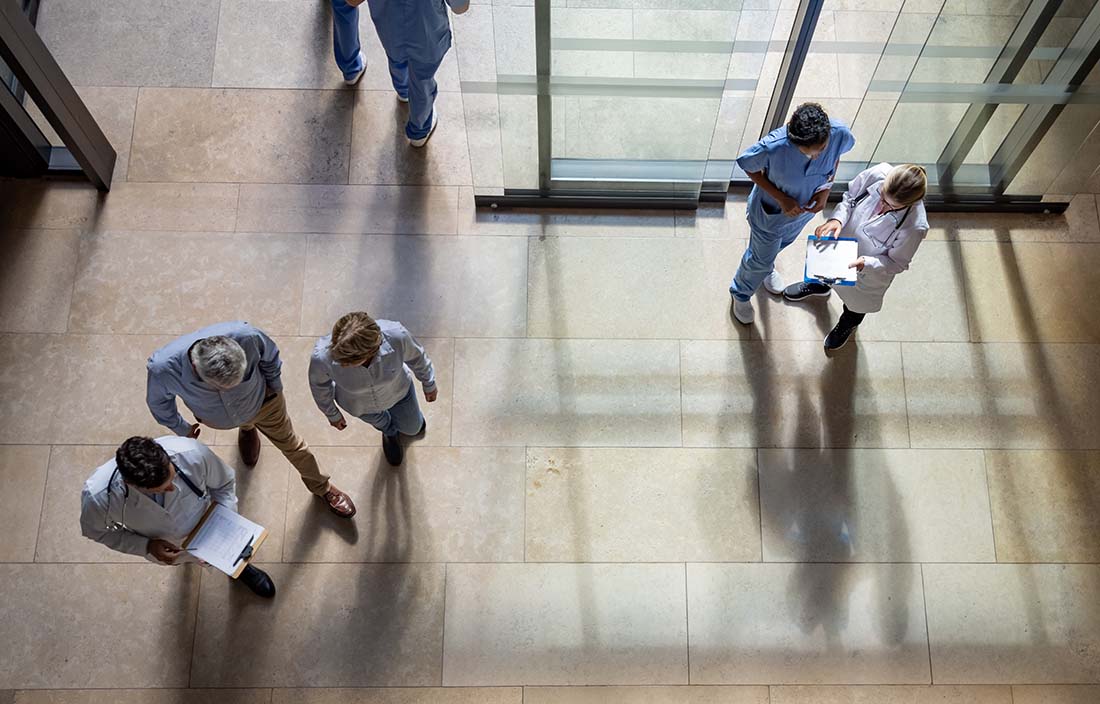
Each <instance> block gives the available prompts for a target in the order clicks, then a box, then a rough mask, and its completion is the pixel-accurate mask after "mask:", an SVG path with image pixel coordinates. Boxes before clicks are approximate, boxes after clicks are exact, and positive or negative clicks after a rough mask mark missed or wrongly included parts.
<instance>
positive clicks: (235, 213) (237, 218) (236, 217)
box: [233, 183, 241, 233]
mask: <svg viewBox="0 0 1100 704" xmlns="http://www.w3.org/2000/svg"><path fill="white" fill-rule="evenodd" d="M240 222H241V184H240V183H238V184H237V208H236V210H234V211H233V232H234V233H237V232H240V230H238V229H237V226H238V225H239V224H240Z"/></svg>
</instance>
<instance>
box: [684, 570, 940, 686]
mask: <svg viewBox="0 0 1100 704" xmlns="http://www.w3.org/2000/svg"><path fill="white" fill-rule="evenodd" d="M688 620H689V626H688V628H689V632H690V633H691V681H692V682H693V683H697V684H740V683H746V684H748V683H760V682H784V683H789V684H839V683H846V684H879V683H891V684H927V683H929V682H930V681H931V680H930V673H929V671H928V643H927V638H926V635H925V624H924V602H923V595H922V590H921V576H920V566H919V565H891V564H885V565H883V564H878V565H835V564H833V565H810V564H759V565H752V564H740V565H738V564H689V565H688Z"/></svg>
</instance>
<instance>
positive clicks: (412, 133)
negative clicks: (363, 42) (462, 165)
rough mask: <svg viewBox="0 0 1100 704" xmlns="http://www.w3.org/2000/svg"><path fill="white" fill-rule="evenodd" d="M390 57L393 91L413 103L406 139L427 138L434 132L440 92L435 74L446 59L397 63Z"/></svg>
mask: <svg viewBox="0 0 1100 704" xmlns="http://www.w3.org/2000/svg"><path fill="white" fill-rule="evenodd" d="M386 58H387V59H389V62H390V80H392V81H393V89H394V90H395V91H397V94H398V95H400V96H401V97H402V98H407V99H408V101H409V121H408V122H407V123H405V136H406V137H408V138H409V139H423V138H424V137H427V136H428V132H430V131H431V129H432V112H433V111H434V109H435V96H436V94H437V93H438V92H439V86H438V85H437V84H436V82H435V72H436V71H438V70H439V64H441V63H443V59H442V58H440V59H439V61H432V62H428V63H424V62H422V61H415V60H413V59H405V60H404V61H395V60H394V58H393V57H392V56H390V55H389V54H388V53H387V55H386Z"/></svg>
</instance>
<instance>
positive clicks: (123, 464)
mask: <svg viewBox="0 0 1100 704" xmlns="http://www.w3.org/2000/svg"><path fill="white" fill-rule="evenodd" d="M115 465H116V466H117V467H118V473H119V474H121V475H122V478H123V479H125V480H126V482H127V483H129V484H133V485H134V486H138V487H141V488H142V489H152V488H153V487H156V486H160V485H161V484H163V483H164V482H166V481H168V453H167V452H165V451H164V448H163V447H161V446H160V445H158V444H157V443H156V441H155V440H153V438H143V437H141V436H135V437H132V438H130V439H128V440H127V441H126V442H124V443H122V445H120V446H119V448H118V452H116V453H115Z"/></svg>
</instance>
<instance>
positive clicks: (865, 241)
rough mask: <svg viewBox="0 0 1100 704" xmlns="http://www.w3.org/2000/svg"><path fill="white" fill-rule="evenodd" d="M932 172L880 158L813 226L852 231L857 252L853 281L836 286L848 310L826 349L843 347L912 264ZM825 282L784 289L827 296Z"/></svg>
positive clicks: (835, 232)
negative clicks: (898, 276)
mask: <svg viewBox="0 0 1100 704" xmlns="http://www.w3.org/2000/svg"><path fill="white" fill-rule="evenodd" d="M927 188H928V177H927V175H926V174H925V171H924V168H923V167H921V166H918V165H917V164H902V165H901V166H891V165H890V164H878V165H877V166H872V167H871V168H869V169H866V170H864V171H863V172H862V173H860V174H859V175H858V176H856V177H855V178H854V179H852V180H851V182H850V183H849V184H848V191H847V192H846V193H845V194H844V198H843V200H842V201H841V202H840V204H839V205H837V207H836V210H834V211H833V214H832V216H831V217H830V218H829V219H828V220H827V221H826V222H825V224H823V225H821V226H820V227H818V228H817V230H816V231H815V234H816V235H817V236H818V237H837V236H841V237H854V238H855V239H856V240H857V241H858V243H859V251H858V255H859V256H858V258H857V259H856V260H855V261H854V262H852V263H851V264H850V265H849V268H851V269H856V270H857V271H858V272H859V274H858V275H857V279H856V285H855V286H838V287H837V288H836V292H837V294H839V295H840V298H841V300H842V301H844V313H843V315H841V316H840V320H839V321H838V322H837V324H836V326H835V327H834V328H833V329H832V330H831V331H830V332H829V334H828V335H827V336H826V337H825V351H826V352H829V351H832V350H836V349H840V348H841V347H843V346H844V344H845V343H846V342H847V341H848V338H850V337H851V336H852V333H853V332H855V329H856V327H858V326H859V324H860V323H862V322H863V318H864V316H866V315H867V314H868V313H877V312H878V311H880V310H882V299H883V296H885V295H886V290H887V289H888V288H890V284H891V283H892V282H893V281H894V277H895V276H897V275H898V274H900V273H901V272H903V271H905V270H906V269H908V268H909V263H910V262H911V261H912V260H913V255H915V254H916V252H917V248H918V247H920V243H921V242H922V241H924V236H925V234H927V232H928V216H927V215H926V214H925V212H924V202H923V200H924V194H925V191H926V190H927ZM831 291H832V287H831V286H829V285H828V284H824V283H817V282H814V283H807V282H799V283H795V284H791V285H790V286H788V287H787V288H786V289H785V290H784V291H783V296H784V297H785V298H786V299H787V300H790V301H801V300H804V299H806V298H810V297H811V296H828V295H829V293H830V292H831Z"/></svg>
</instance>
